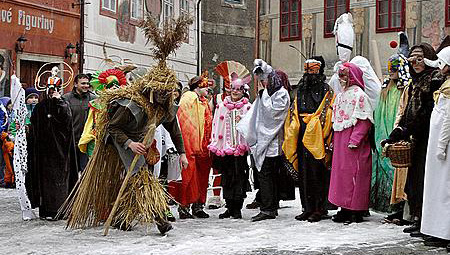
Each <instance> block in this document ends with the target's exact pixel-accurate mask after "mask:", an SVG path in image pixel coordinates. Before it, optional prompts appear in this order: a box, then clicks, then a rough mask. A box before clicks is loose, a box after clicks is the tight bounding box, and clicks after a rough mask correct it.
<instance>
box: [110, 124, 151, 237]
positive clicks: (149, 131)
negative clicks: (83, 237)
mask: <svg viewBox="0 0 450 255" xmlns="http://www.w3.org/2000/svg"><path fill="white" fill-rule="evenodd" d="M155 129H156V126H155V124H151V125H150V127H149V128H148V131H147V134H146V135H145V137H144V141H143V142H142V143H143V144H144V145H145V147H147V145H148V144H149V142H150V141H152V140H153V138H154V136H155ZM141 156H142V155H135V156H134V158H133V161H132V162H131V165H130V168H129V169H128V171H127V174H126V175H125V179H124V180H123V182H122V186H120V190H119V194H118V195H117V198H116V201H115V202H114V206H113V208H112V210H111V213H110V214H109V216H108V219H107V220H106V223H105V228H104V230H103V235H104V236H106V235H108V231H109V227H110V226H111V222H112V220H113V218H114V216H115V214H116V211H117V208H118V207H119V203H120V198H121V197H122V195H123V192H124V191H125V188H126V187H127V184H128V181H129V179H130V177H131V174H132V173H133V170H134V167H135V166H136V164H137V161H138V160H139V157H141Z"/></svg>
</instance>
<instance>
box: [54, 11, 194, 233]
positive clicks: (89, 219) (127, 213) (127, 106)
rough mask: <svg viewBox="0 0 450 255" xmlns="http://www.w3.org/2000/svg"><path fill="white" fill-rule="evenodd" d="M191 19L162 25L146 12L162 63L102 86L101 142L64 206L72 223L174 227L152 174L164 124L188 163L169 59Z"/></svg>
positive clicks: (145, 23)
mask: <svg viewBox="0 0 450 255" xmlns="http://www.w3.org/2000/svg"><path fill="white" fill-rule="evenodd" d="M190 24H192V20H191V19H190V18H187V17H185V16H180V17H179V18H178V19H177V20H171V21H167V22H166V23H165V24H164V26H163V28H162V29H161V28H159V27H158V24H157V23H156V21H155V20H153V18H152V17H151V16H147V17H146V18H145V20H144V21H143V22H142V25H141V28H142V29H143V31H144V34H145V36H146V37H147V39H148V40H150V41H151V42H152V43H153V44H154V45H155V48H154V49H153V55H154V56H155V57H156V59H157V60H158V64H157V65H155V66H153V67H152V68H151V69H150V70H149V71H148V72H147V73H146V74H145V75H144V76H142V77H140V78H138V79H136V80H135V81H133V82H132V83H131V84H130V85H128V86H125V87H123V88H120V89H115V90H111V89H107V90H104V91H101V92H99V94H100V96H99V104H100V105H101V107H100V111H99V112H98V113H97V122H96V124H97V129H96V140H97V141H98V142H97V143H96V144H95V148H94V152H93V154H92V157H91V159H90V160H89V163H88V165H87V167H86V169H85V171H84V172H83V175H82V178H81V180H80V181H79V182H78V184H77V187H76V188H75V189H74V191H73V196H72V198H71V199H70V200H67V201H66V203H65V205H64V207H63V208H62V209H61V211H60V212H61V213H64V214H65V215H66V216H67V218H68V221H67V226H68V227H69V228H86V227H94V226H98V225H100V224H101V223H103V222H105V221H106V224H105V231H104V234H105V235H106V234H107V233H108V229H109V226H110V224H112V226H114V227H116V228H119V229H121V230H130V229H131V228H132V227H133V226H134V224H136V223H138V222H140V223H142V224H145V225H147V226H149V225H150V224H152V223H153V222H156V225H157V227H158V230H159V231H160V233H161V234H165V233H166V232H167V231H169V230H171V229H172V225H171V224H170V223H169V222H168V221H167V219H166V216H165V213H166V212H167V210H168V205H167V196H166V194H165V191H164V188H163V187H162V185H161V184H160V183H159V180H158V179H157V178H156V177H155V176H154V175H153V174H152V170H153V165H155V164H156V162H157V161H158V160H159V158H160V154H159V152H158V151H157V150H156V142H155V140H154V132H155V129H156V127H157V126H159V125H160V124H163V125H164V127H165V128H166V129H167V130H168V131H169V133H170V134H171V137H172V140H173V141H174V144H175V146H176V148H177V150H178V151H179V152H180V153H181V156H180V158H181V159H180V160H181V162H182V164H183V167H186V166H187V163H188V162H187V159H186V156H185V155H184V153H183V152H184V145H183V140H182V137H181V132H180V129H179V126H178V121H177V118H176V117H175V112H174V110H173V109H172V108H173V101H174V96H173V95H174V93H173V92H174V91H175V90H176V89H177V78H176V74H175V72H174V71H173V70H171V69H170V68H168V66H167V63H166V59H167V57H168V56H169V54H171V53H173V52H175V50H176V49H177V48H179V47H180V46H181V44H182V42H183V40H184V38H185V33H186V31H188V29H187V28H188V26H189V25H190Z"/></svg>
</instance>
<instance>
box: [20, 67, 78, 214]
mask: <svg viewBox="0 0 450 255" xmlns="http://www.w3.org/2000/svg"><path fill="white" fill-rule="evenodd" d="M50 64H51V63H48V64H45V65H44V66H42V67H41V68H40V70H39V71H38V73H37V75H36V79H35V87H36V89H37V90H38V91H39V90H40V91H45V93H43V100H42V101H41V102H39V103H38V104H37V105H36V107H35V108H34V110H33V112H32V114H31V118H30V122H31V125H30V139H31V140H32V142H31V146H32V147H31V148H30V149H31V150H32V156H33V158H31V159H30V160H31V163H30V165H31V169H28V171H29V172H30V181H31V182H32V183H31V185H27V187H32V190H27V193H28V195H29V198H30V200H31V203H32V205H34V206H37V207H39V217H40V218H41V219H46V220H58V219H61V218H60V217H57V213H58V209H59V207H60V206H61V205H62V204H63V203H64V201H65V200H66V199H67V197H68V196H69V193H70V191H71V190H72V188H73V187H74V185H75V183H76V181H77V179H78V171H77V162H76V155H75V143H74V140H73V129H72V115H71V111H70V108H69V105H68V104H67V103H66V101H64V100H63V99H62V98H61V94H60V93H61V92H62V90H63V89H64V88H65V87H66V86H67V85H69V83H70V82H71V81H72V79H73V70H72V69H71V68H70V66H68V65H67V64H65V65H66V66H67V67H68V68H69V70H65V71H68V72H69V73H70V78H69V79H68V80H67V82H65V83H62V80H61V78H60V77H59V76H58V74H59V69H58V68H57V67H56V66H55V67H56V68H52V70H51V71H44V72H41V71H42V70H43V69H44V67H45V66H47V65H50ZM48 72H50V73H51V76H50V77H49V78H48V79H47V82H46V84H45V85H44V86H42V85H41V77H42V75H44V74H46V73H48Z"/></svg>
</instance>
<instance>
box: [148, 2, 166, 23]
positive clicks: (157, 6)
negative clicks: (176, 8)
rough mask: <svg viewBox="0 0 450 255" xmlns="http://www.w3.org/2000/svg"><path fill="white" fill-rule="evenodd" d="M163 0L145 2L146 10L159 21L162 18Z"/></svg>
mask: <svg viewBox="0 0 450 255" xmlns="http://www.w3.org/2000/svg"><path fill="white" fill-rule="evenodd" d="M161 6H162V4H161V0H145V9H146V11H147V12H148V13H150V14H151V15H152V16H154V17H155V18H156V19H157V20H160V18H161Z"/></svg>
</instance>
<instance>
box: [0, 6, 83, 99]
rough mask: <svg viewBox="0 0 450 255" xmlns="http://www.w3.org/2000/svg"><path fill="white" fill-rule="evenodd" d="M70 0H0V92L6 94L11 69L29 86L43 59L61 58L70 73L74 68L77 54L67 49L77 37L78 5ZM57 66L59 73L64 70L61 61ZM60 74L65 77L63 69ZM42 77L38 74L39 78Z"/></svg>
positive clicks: (78, 34)
mask: <svg viewBox="0 0 450 255" xmlns="http://www.w3.org/2000/svg"><path fill="white" fill-rule="evenodd" d="M73 2H74V1H72V0H59V1H52V3H51V4H49V1H45V0H27V1H25V0H3V1H0V11H1V18H0V34H1V35H2V39H1V40H0V55H1V57H0V67H1V74H0V79H1V81H0V96H4V95H5V96H9V93H10V91H9V90H10V86H9V77H10V75H12V74H13V73H15V74H16V75H17V76H18V77H19V78H20V79H21V81H22V83H23V84H24V86H25V87H31V86H33V84H34V79H35V77H36V74H37V72H38V70H39V68H41V66H42V65H44V64H45V63H49V62H58V63H61V62H63V61H64V62H66V63H68V64H69V65H70V66H71V67H72V68H73V70H74V73H77V72H78V58H77V54H71V52H72V50H73V48H75V45H76V44H77V42H79V41H80V9H79V6H78V5H72V3H73ZM69 45H70V46H69ZM72 47H73V48H72ZM74 53H75V52H74ZM59 66H60V70H61V71H62V72H63V73H64V70H67V67H65V66H64V65H63V64H60V65H59ZM47 67H48V68H45V69H51V67H52V66H47ZM64 76H65V77H64V78H66V79H67V77H68V75H67V72H65V75H64ZM46 77H48V76H47V75H44V76H42V81H44V80H46ZM68 89H70V88H68Z"/></svg>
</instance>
